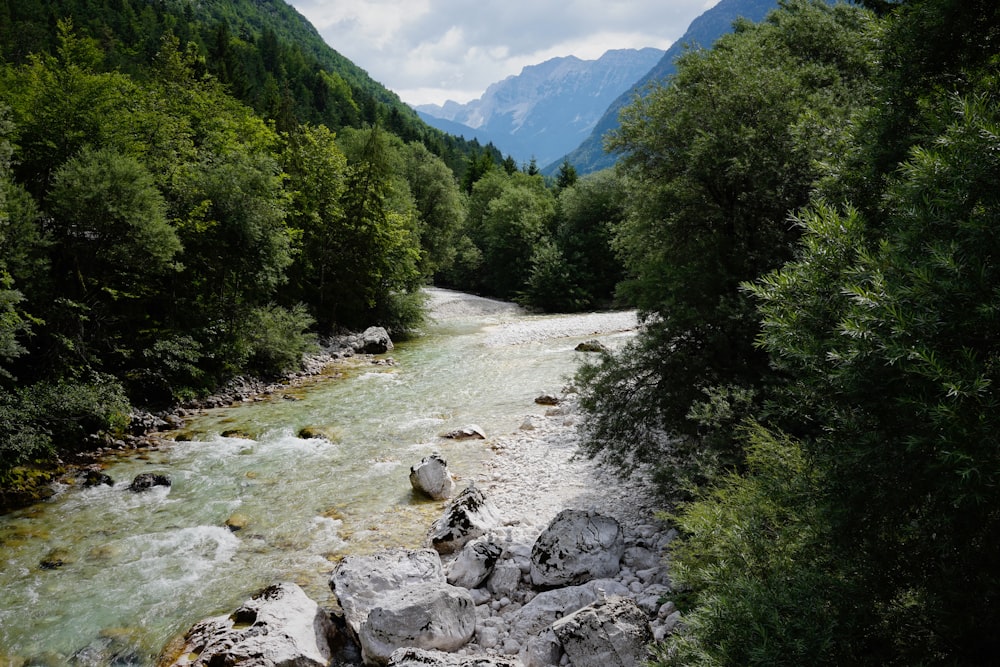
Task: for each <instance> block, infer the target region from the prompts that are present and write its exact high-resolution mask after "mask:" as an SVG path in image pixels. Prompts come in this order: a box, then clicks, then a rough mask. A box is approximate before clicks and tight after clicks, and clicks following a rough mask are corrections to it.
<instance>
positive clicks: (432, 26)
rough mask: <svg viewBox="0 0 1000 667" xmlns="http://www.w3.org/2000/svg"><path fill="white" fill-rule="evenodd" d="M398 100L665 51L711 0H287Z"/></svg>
mask: <svg viewBox="0 0 1000 667" xmlns="http://www.w3.org/2000/svg"><path fill="white" fill-rule="evenodd" d="M289 1H290V2H291V4H292V5H294V6H295V8H296V9H298V10H299V12H301V13H302V14H303V15H304V16H305V17H306V18H308V19H309V20H310V21H311V22H312V23H313V25H315V26H316V28H317V30H319V32H320V34H321V35H323V38H324V39H325V40H326V42H327V43H328V44H330V45H331V46H332V47H333V48H335V49H336V50H337V51H339V52H340V53H341V54H343V55H344V56H346V57H347V58H349V59H351V60H352V61H353V62H354V63H355V64H357V65H358V66H359V67H361V68H362V69H364V70H366V71H367V72H368V74H369V75H370V76H371V77H372V78H373V79H375V80H376V81H378V82H379V83H381V84H383V85H384V86H386V87H387V88H389V89H391V90H393V91H395V92H396V93H398V94H399V95H400V97H402V98H403V100H405V101H407V102H410V103H414V104H421V103H425V102H436V103H439V104H440V103H443V102H444V101H445V100H446V99H454V100H456V101H463V102H464V101H468V100H469V99H473V98H475V97H478V96H479V95H481V94H482V92H483V91H484V90H486V88H487V86H489V85H490V84H491V83H494V82H496V81H500V80H501V79H503V78H505V77H507V76H510V75H512V74H517V73H518V72H520V70H521V68H522V67H524V66H526V65H533V64H537V63H540V62H543V61H545V60H547V59H549V58H554V57H557V56H568V55H575V56H577V57H579V58H584V59H594V58H598V57H600V55H601V54H603V53H604V52H605V51H607V50H609V49H620V48H641V47H645V46H654V47H657V48H667V46H669V45H670V44H671V43H672V42H673V41H674V40H676V39H677V38H679V37H680V36H681V35H682V34H683V33H684V30H685V29H686V28H687V26H688V25H689V24H690V23H691V21H692V20H693V19H694V18H695V17H697V16H698V15H699V14H701V13H702V12H704V11H705V10H706V9H708V8H710V7H712V6H714V5H715V4H716V3H717V2H718V0H639V1H635V0H568V1H566V0H564V1H561V2H552V1H550V0H503V1H502V2H497V1H494V0H479V2H478V3H476V4H472V3H469V2H467V0H289Z"/></svg>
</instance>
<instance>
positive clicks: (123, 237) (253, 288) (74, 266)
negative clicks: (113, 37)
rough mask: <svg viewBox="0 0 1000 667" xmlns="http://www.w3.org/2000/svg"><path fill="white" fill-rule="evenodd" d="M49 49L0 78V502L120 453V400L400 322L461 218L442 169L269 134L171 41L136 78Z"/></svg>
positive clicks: (411, 318) (355, 144) (410, 315)
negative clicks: (80, 452) (67, 456)
mask: <svg viewBox="0 0 1000 667" xmlns="http://www.w3.org/2000/svg"><path fill="white" fill-rule="evenodd" d="M58 31H59V39H58V42H57V47H56V49H55V51H54V52H53V53H52V54H49V53H45V52H41V53H38V54H35V55H32V56H31V57H28V58H26V59H24V62H23V63H21V64H16V63H7V64H5V65H3V66H2V68H0V90H2V91H3V100H2V102H3V106H2V107H0V142H2V151H0V194H2V198H0V222H2V224H0V279H2V283H0V288H2V291H0V309H2V318H0V329H2V331H0V346H2V347H0V354H2V359H0V367H2V369H3V378H2V380H0V382H2V385H3V387H2V392H3V397H2V399H3V400H2V403H3V406H4V407H3V419H4V422H5V428H4V432H3V434H2V436H0V485H2V486H6V485H7V483H9V482H18V481H19V480H22V481H23V478H24V477H25V473H24V471H23V469H19V466H23V465H25V464H30V463H33V462H42V463H44V464H45V465H44V467H48V466H49V463H48V462H49V461H50V460H51V458H52V457H53V456H54V455H56V454H59V453H66V452H71V451H73V450H75V449H77V448H80V447H83V446H85V445H86V443H85V442H84V440H85V437H86V436H88V435H90V434H92V433H95V432H97V431H101V430H105V431H108V432H109V433H113V434H120V433H122V432H123V429H124V428H125V427H126V425H127V422H128V418H127V417H128V410H129V400H127V399H126V397H129V398H130V399H131V400H132V401H141V402H144V403H150V404H154V405H155V404H161V403H163V402H167V401H173V400H177V399H179V398H184V397H186V396H190V395H192V394H194V393H199V392H203V391H206V390H208V389H210V388H212V387H214V386H217V384H218V383H220V382H223V381H224V380H226V379H227V378H229V377H231V376H232V375H234V374H238V373H244V372H252V373H258V374H263V375H274V374H278V373H282V372H285V371H288V370H293V369H295V368H297V367H298V366H299V365H300V363H301V358H302V353H303V352H304V351H306V350H308V349H310V346H312V345H314V344H315V338H316V333H317V332H320V333H327V332H330V331H331V330H332V329H333V328H334V327H359V326H367V325H369V324H373V323H383V324H385V325H387V326H390V327H391V328H393V329H394V330H395V331H403V330H405V329H406V328H407V327H409V326H412V325H413V324H414V322H415V317H417V316H418V315H419V311H418V310H414V309H413V308H412V305H411V304H410V303H409V301H412V299H411V298H410V297H407V296H406V295H407V294H408V293H412V292H413V291H414V290H415V289H416V288H417V287H418V286H419V285H420V284H422V282H423V281H424V280H426V279H428V278H430V277H431V275H432V274H433V273H434V272H435V271H436V270H438V269H439V268H441V267H443V266H445V265H447V263H448V262H449V261H450V258H451V254H450V253H451V251H450V250H449V248H450V247H451V241H452V239H451V238H450V237H448V236H446V235H445V236H443V235H442V234H438V233H437V232H438V231H439V230H448V229H453V228H454V227H456V226H460V225H461V224H462V222H463V220H464V208H463V207H462V205H461V199H460V193H459V189H458V182H457V180H456V177H455V175H454V174H453V173H452V172H451V170H450V169H449V168H448V167H447V166H446V165H445V164H444V163H443V161H442V160H441V159H440V158H439V157H437V156H435V155H434V154H432V153H431V152H430V151H429V150H428V149H427V148H426V147H425V146H424V145H423V144H421V143H417V142H410V143H405V142H404V141H403V140H402V139H400V138H398V137H396V136H395V135H392V134H389V133H387V132H383V131H381V130H379V129H378V126H373V127H370V128H367V129H358V130H355V129H353V128H342V130H341V136H339V137H337V136H336V135H335V134H334V133H333V132H332V131H331V130H330V129H329V128H328V127H327V126H325V125H311V124H297V125H295V127H294V128H293V129H291V130H290V131H288V132H278V131H277V130H276V125H275V124H274V123H270V122H267V121H266V120H265V119H263V118H262V117H261V116H260V115H258V114H257V113H255V112H254V110H253V109H251V108H249V107H247V106H245V105H244V104H242V103H241V102H239V101H237V100H236V99H235V98H233V97H232V96H231V95H229V94H228V92H227V88H226V87H225V86H223V85H222V84H221V83H220V82H219V80H218V79H217V78H215V77H213V76H211V75H210V74H206V73H204V71H203V67H202V66H201V61H200V59H199V57H198V56H197V53H196V52H195V51H192V50H191V49H187V50H185V49H182V48H181V47H180V44H179V42H178V40H177V39H176V38H175V37H172V36H170V35H167V36H165V37H164V38H163V39H162V41H161V43H160V45H159V50H158V51H157V53H156V57H155V60H154V61H153V62H151V63H150V65H149V68H148V70H146V71H144V73H143V76H132V75H129V74H127V73H125V72H123V71H121V70H112V69H109V68H107V67H106V63H105V62H104V59H105V58H106V57H107V52H106V51H105V50H104V49H102V48H101V46H100V44H99V43H98V42H97V41H95V40H93V39H91V38H89V37H86V36H84V35H82V34H81V33H80V32H79V31H77V30H76V29H75V28H74V27H73V25H72V24H71V23H70V22H69V21H59V22H58ZM408 176H410V177H411V178H412V180H408V179H407V177H408ZM411 184H412V185H413V186H414V187H415V190H414V191H411V190H410V186H411ZM431 200H432V201H431ZM422 240H424V241H427V242H428V245H427V247H426V248H425V247H424V246H423V245H422V243H421V242H422ZM316 323H318V326H317V324H316ZM60 395H61V396H63V397H70V396H79V400H72V401H70V400H65V401H64V402H63V404H60V405H58V406H56V405H54V401H56V397H57V396H60ZM68 424H73V426H72V427H69V426H68ZM91 444H92V443H91Z"/></svg>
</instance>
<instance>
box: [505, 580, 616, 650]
mask: <svg viewBox="0 0 1000 667" xmlns="http://www.w3.org/2000/svg"><path fill="white" fill-rule="evenodd" d="M627 594H628V589H626V588H625V587H624V586H623V585H622V584H620V583H619V582H617V581H615V580H613V579H597V580H594V581H589V582H587V583H586V584H581V585H580V586H566V587H565V588H556V589H554V590H550V591H543V592H541V593H539V594H538V595H536V596H535V597H533V598H532V599H531V601H530V602H528V603H527V604H525V605H524V606H523V607H521V608H520V609H518V610H517V612H516V613H514V614H512V615H511V616H510V621H509V632H510V639H511V640H512V641H514V642H516V643H518V644H519V645H522V646H523V645H526V644H527V643H528V640H529V639H530V638H532V637H534V636H536V635H538V634H539V633H541V632H543V631H544V630H545V629H546V628H547V627H549V626H550V625H552V624H553V623H554V622H555V621H556V619H559V618H562V617H563V616H566V615H567V614H569V613H572V612H574V611H576V610H577V609H581V608H583V607H586V606H587V605H589V604H591V603H593V602H596V601H597V600H599V599H601V597H602V596H605V595H619V596H624V595H627Z"/></svg>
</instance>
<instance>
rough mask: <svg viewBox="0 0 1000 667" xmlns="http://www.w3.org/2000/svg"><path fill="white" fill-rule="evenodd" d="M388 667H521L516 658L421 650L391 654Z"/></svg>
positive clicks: (401, 649) (402, 650)
mask: <svg viewBox="0 0 1000 667" xmlns="http://www.w3.org/2000/svg"><path fill="white" fill-rule="evenodd" d="M389 667H521V663H520V662H518V660H517V658H512V657H510V656H504V655H455V654H454V653H444V652H443V651H426V650H424V649H421V648H400V649H396V650H395V651H393V652H392V656H391V657H390V658H389Z"/></svg>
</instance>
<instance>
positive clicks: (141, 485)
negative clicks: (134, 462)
mask: <svg viewBox="0 0 1000 667" xmlns="http://www.w3.org/2000/svg"><path fill="white" fill-rule="evenodd" d="M154 486H170V478H169V477H167V476H166V475H160V474H157V473H152V472H144V473H140V474H138V475H136V476H135V479H133V480H132V483H131V484H129V487H128V488H129V490H130V491H136V492H139V491H148V490H149V489H151V488H153V487H154Z"/></svg>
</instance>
